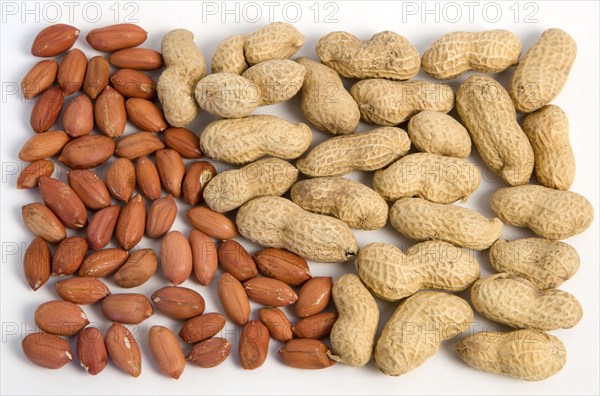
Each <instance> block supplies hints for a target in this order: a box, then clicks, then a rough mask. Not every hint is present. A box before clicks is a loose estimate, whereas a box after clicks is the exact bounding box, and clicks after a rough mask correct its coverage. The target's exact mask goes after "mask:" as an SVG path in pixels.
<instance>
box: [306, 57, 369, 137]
mask: <svg viewBox="0 0 600 396" xmlns="http://www.w3.org/2000/svg"><path fill="white" fill-rule="evenodd" d="M296 62H298V63H299V64H301V65H302V66H304V67H305V68H306V75H305V76H304V84H303V85H302V102H301V103H300V108H301V109H302V113H303V114H304V116H305V117H306V119H307V120H308V121H310V123H311V124H313V125H314V126H315V127H316V128H317V129H320V130H322V131H326V132H330V133H333V134H334V135H347V134H349V133H354V131H356V128H357V127H358V122H359V121H360V111H359V110H358V105H357V104H356V102H355V101H354V99H353V98H352V95H350V93H349V92H348V91H346V88H344V84H343V83H342V79H341V78H340V77H339V76H338V75H337V73H336V72H335V71H334V70H333V69H331V68H329V67H328V66H325V65H323V64H321V63H319V62H315V61H313V60H311V59H309V58H306V57H302V58H298V59H296Z"/></svg>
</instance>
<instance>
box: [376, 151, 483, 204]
mask: <svg viewBox="0 0 600 396" xmlns="http://www.w3.org/2000/svg"><path fill="white" fill-rule="evenodd" d="M479 179H480V176H479V169H477V167H476V166H475V165H474V164H472V163H471V162H468V161H467V160H464V159H460V158H454V157H443V156H441V155H436V154H429V153H416V154H410V155H407V156H406V157H403V158H400V159H399V160H398V161H396V162H394V163H393V164H392V165H390V166H389V167H387V168H386V169H380V170H378V171H377V172H375V174H374V175H373V188H374V189H375V191H377V192H378V193H379V194H381V196H382V197H383V198H385V199H387V200H388V201H396V200H397V199H400V198H406V197H417V198H423V199H426V200H428V201H431V202H437V203H452V202H456V201H458V200H460V201H463V202H464V201H466V200H467V199H468V198H469V196H470V195H471V194H472V193H473V192H474V191H475V190H477V188H479V182H480V180H479Z"/></svg>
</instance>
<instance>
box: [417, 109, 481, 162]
mask: <svg viewBox="0 0 600 396" xmlns="http://www.w3.org/2000/svg"><path fill="white" fill-rule="evenodd" d="M406 131H407V132H408V136H409V137H410V140H411V141H412V143H413V144H414V146H415V148H416V149H417V150H419V151H423V152H425V153H431V154H438V155H444V156H446V157H457V158H467V157H468V156H469V154H471V137H470V136H469V132H468V131H467V129H466V128H465V127H464V126H462V124H461V123H460V122H458V121H457V120H455V119H454V118H452V117H451V116H449V115H448V114H446V113H442V112H439V111H429V110H425V111H421V112H420V113H418V114H416V115H414V116H412V117H411V118H410V120H409V121H408V127H407V130H406Z"/></svg>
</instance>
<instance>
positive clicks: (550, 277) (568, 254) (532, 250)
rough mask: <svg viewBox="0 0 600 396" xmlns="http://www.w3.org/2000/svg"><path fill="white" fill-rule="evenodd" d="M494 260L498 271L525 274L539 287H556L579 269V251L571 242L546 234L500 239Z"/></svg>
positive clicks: (522, 275)
mask: <svg viewBox="0 0 600 396" xmlns="http://www.w3.org/2000/svg"><path fill="white" fill-rule="evenodd" d="M490 262H491V263H492V267H494V269H495V270H496V271H498V272H507V273H509V274H511V275H515V276H519V277H521V278H525V279H527V280H528V281H530V282H531V283H533V284H534V285H535V287H537V288H538V289H555V288H557V287H558V286H560V285H561V284H562V283H563V282H565V281H567V280H569V279H570V278H571V277H572V276H573V275H575V273H576V272H577V270H578V269H579V255H578V254H577V250H575V249H574V248H573V247H572V246H571V245H568V244H566V243H564V242H559V241H552V240H548V239H544V238H523V239H517V240H514V241H504V240H501V239H499V240H497V241H496V242H494V244H493V245H492V248H491V249H490Z"/></svg>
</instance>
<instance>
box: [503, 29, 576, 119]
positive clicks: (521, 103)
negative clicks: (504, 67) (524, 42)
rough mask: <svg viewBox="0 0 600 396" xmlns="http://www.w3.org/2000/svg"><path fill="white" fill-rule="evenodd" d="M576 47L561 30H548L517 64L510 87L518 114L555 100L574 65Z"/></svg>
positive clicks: (571, 39) (570, 38) (573, 41)
mask: <svg viewBox="0 0 600 396" xmlns="http://www.w3.org/2000/svg"><path fill="white" fill-rule="evenodd" d="M576 56H577V44H576V43H575V40H573V38H572V37H571V36H569V35H568V34H567V33H566V32H565V31H563V30H560V29H556V28H555V29H548V30H546V31H545V32H544V33H543V34H542V37H541V38H540V40H539V41H538V42H537V43H535V44H534V45H533V46H532V47H531V48H529V50H527V52H526V53H525V56H523V58H522V59H521V61H520V62H519V65H518V66H517V68H516V70H515V73H514V74H513V76H512V78H511V80H510V84H509V92H510V96H511V98H512V100H513V103H514V104H515V107H516V108H517V110H519V111H522V112H525V113H529V112H532V111H535V110H537V109H539V108H541V107H542V106H544V105H547V104H548V103H550V102H552V101H553V100H554V98H556V97H557V96H558V94H559V93H560V91H561V90H562V88H563V87H564V85H565V83H566V82H567V77H568V76H569V72H570V71H571V67H572V66H573V62H575V57H576Z"/></svg>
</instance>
